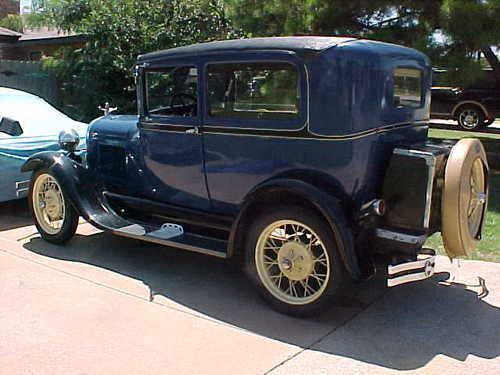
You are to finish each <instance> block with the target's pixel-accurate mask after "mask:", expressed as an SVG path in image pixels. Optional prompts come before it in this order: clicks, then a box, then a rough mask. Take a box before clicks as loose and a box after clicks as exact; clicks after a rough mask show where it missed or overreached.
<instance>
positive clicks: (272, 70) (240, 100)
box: [207, 63, 299, 120]
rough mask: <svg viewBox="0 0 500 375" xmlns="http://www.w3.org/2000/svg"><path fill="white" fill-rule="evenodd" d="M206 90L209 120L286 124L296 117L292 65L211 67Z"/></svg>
mask: <svg viewBox="0 0 500 375" xmlns="http://www.w3.org/2000/svg"><path fill="white" fill-rule="evenodd" d="M207 86H208V114H209V116H211V117H215V118H239V119H271V120H280V119H285V120H286V119H294V118H296V117H297V116H298V113H299V83H298V71H297V69H296V68H295V67H294V66H293V65H291V64H287V63H238V64H234V63H230V64H229V63H228V64H212V65H209V67H208V85H207Z"/></svg>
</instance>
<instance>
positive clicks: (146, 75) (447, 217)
mask: <svg viewBox="0 0 500 375" xmlns="http://www.w3.org/2000/svg"><path fill="white" fill-rule="evenodd" d="M135 72H136V82H137V98H138V112H139V113H138V116H124V115H122V116H118V115H116V116H115V115H111V114H109V115H106V116H104V117H101V118H99V119H97V120H95V121H94V122H93V123H92V124H91V127H90V129H89V133H88V139H87V159H86V162H85V163H84V162H82V161H81V160H80V159H79V157H78V155H77V153H75V152H73V148H74V144H73V142H72V140H73V139H76V138H77V137H76V134H74V133H71V132H67V133H63V134H62V135H61V145H62V147H63V148H64V149H65V150H66V152H45V153H40V154H37V155H34V156H33V157H32V158H30V160H28V161H27V163H26V164H25V165H24V166H23V171H32V172H33V177H32V180H31V187H30V191H31V194H30V196H31V197H30V203H31V207H32V212H33V216H34V218H35V222H36V225H37V227H38V230H39V232H40V234H41V236H42V237H43V238H44V239H46V240H47V241H50V242H54V243H63V242H66V241H68V240H69V239H70V238H71V237H72V236H73V234H74V233H75V230H76V227H77V223H78V216H79V215H81V216H83V217H84V218H85V219H86V220H87V221H88V222H90V223H92V224H93V225H95V226H96V227H98V228H100V229H103V230H107V231H111V232H113V233H115V234H117V235H119V236H125V237H130V238H135V239H141V240H144V241H148V242H153V243H157V244H162V245H165V246H169V247H175V248H179V249H184V250H190V251H195V252H200V253H204V254H208V255H213V256H217V257H221V258H230V257H238V258H239V259H241V260H242V261H243V262H244V268H245V270H246V273H247V274H248V276H249V277H250V280H251V281H252V282H253V283H254V284H255V285H256V287H257V289H258V290H259V291H260V293H261V295H262V296H263V297H264V298H265V300H266V301H268V302H269V303H270V304H271V305H272V306H273V307H274V308H276V309H277V310H279V311H282V312H285V313H289V314H294V315H299V316H300V315H308V314H315V313H317V312H319V311H321V309H323V308H324V306H325V304H328V303H329V302H330V301H331V300H332V299H333V298H335V296H337V295H338V294H339V293H342V291H343V286H344V285H345V282H346V281H350V280H355V281H359V280H366V279H368V278H369V277H371V276H372V275H373V273H374V269H375V268H374V263H375V261H376V260H379V259H381V260H383V261H385V262H386V264H387V283H388V285H389V286H394V285H398V284H401V283H405V282H409V281H415V280H421V279H425V278H428V277H430V276H431V275H432V274H433V271H434V255H435V253H434V251H433V250H431V249H425V248H423V244H424V242H425V241H426V239H427V238H428V237H429V236H430V235H431V234H433V233H435V232H441V233H442V235H443V237H444V243H445V247H446V250H447V252H448V254H449V255H450V257H455V256H462V255H466V254H468V253H469V252H470V251H472V250H474V247H475V246H476V243H477V242H478V241H479V239H480V238H481V230H482V226H483V219H484V215H485V212H486V207H487V197H488V183H487V178H488V165H487V162H486V158H485V153H484V150H483V147H482V145H481V143H480V142H479V141H477V140H474V139H464V140H461V141H459V142H458V143H456V144H453V143H431V142H429V141H428V139H427V131H428V120H429V108H430V93H431V92H430V87H431V65H430V62H429V60H428V58H427V57H426V56H425V55H423V54H421V53H419V52H417V51H414V50H412V49H408V48H404V47H400V46H396V45H392V44H385V43H379V42H375V41H368V40H360V39H354V38H337V37H280V38H257V39H246V40H229V41H220V42H211V43H204V44H197V45H191V46H186V47H180V48H174V49H170V50H165V51H159V52H154V53H148V54H145V55H142V56H139V58H138V60H137V65H136V67H135Z"/></svg>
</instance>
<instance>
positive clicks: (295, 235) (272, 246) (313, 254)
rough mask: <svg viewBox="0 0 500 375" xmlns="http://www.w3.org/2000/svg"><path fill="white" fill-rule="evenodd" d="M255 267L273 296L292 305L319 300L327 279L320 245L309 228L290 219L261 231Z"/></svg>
mask: <svg viewBox="0 0 500 375" xmlns="http://www.w3.org/2000/svg"><path fill="white" fill-rule="evenodd" d="M255 264H256V267H257V272H258V274H259V277H260V279H261V281H262V283H263V284H264V286H265V287H266V289H267V290H268V291H269V292H270V293H271V294H272V295H273V297H275V298H277V299H279V300H281V301H283V302H286V303H289V304H294V305H305V304H308V303H311V302H313V301H315V300H316V299H318V298H319V297H320V296H321V295H322V294H323V292H324V291H325V289H326V286H327V284H328V280H329V277H330V261H329V258H328V255H327V253H326V249H325V246H324V244H323V242H322V241H321V239H320V238H319V236H318V235H317V234H316V233H315V232H314V231H313V230H312V229H311V228H309V227H308V226H306V225H304V224H302V223H299V222H297V221H293V220H280V221H276V222H274V223H272V224H270V225H269V226H268V227H266V228H265V229H264V230H263V231H262V233H261V235H260V236H259V239H258V240H257V246H256V249H255Z"/></svg>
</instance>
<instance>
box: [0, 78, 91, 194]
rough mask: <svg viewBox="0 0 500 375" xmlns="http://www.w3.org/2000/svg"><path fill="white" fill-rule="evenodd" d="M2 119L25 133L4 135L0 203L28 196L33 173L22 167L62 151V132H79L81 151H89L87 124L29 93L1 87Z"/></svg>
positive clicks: (0, 136) (0, 157)
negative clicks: (34, 157) (42, 155)
mask: <svg viewBox="0 0 500 375" xmlns="http://www.w3.org/2000/svg"><path fill="white" fill-rule="evenodd" d="M2 117H8V118H11V119H14V120H16V121H19V123H20V125H21V127H22V129H23V134H21V135H19V136H11V135H8V134H5V133H2V132H0V202H3V201H9V200H13V199H18V198H22V197H24V196H26V193H27V187H28V186H27V182H28V181H29V179H30V175H31V173H29V172H21V166H22V165H23V164H24V163H25V162H26V160H28V158H29V157H30V156H31V155H33V154H35V153H38V152H42V151H56V150H59V144H58V135H59V132H60V131H61V130H63V129H67V128H73V129H75V130H76V131H77V132H78V134H79V135H80V139H81V142H80V149H82V148H85V140H86V133H87V127H88V125H87V124H84V123H81V122H77V121H74V120H72V119H70V118H69V117H67V116H66V115H64V114H62V113H61V112H59V111H58V110H57V109H55V108H54V107H52V106H51V105H50V104H48V103H47V102H46V101H44V100H43V99H41V98H39V97H37V96H35V95H32V94H29V93H27V92H24V91H20V90H14V89H10V88H4V87H0V119H1V118H2ZM16 184H17V185H16ZM16 186H17V189H16Z"/></svg>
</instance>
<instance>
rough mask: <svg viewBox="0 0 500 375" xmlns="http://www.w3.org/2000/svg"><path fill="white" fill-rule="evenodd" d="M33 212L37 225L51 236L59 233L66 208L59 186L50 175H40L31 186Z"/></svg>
mask: <svg viewBox="0 0 500 375" xmlns="http://www.w3.org/2000/svg"><path fill="white" fill-rule="evenodd" d="M32 199H33V210H34V213H35V217H36V220H37V222H38V224H39V225H40V226H41V227H42V228H43V230H44V231H45V232H47V233H48V234H51V235H55V234H57V233H59V232H60V231H61V229H62V226H63V222H64V215H65V213H66V207H65V203H64V196H63V192H62V189H61V186H60V185H59V183H58V182H57V181H56V179H55V178H54V177H52V176H51V175H50V174H46V173H44V174H41V175H39V176H38V178H37V179H36V180H35V183H34V186H33V195H32Z"/></svg>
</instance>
